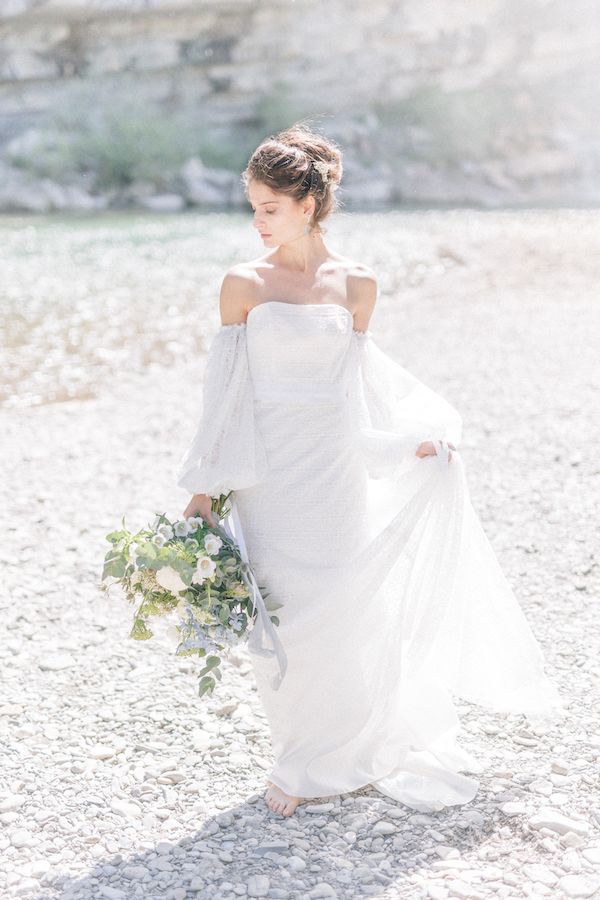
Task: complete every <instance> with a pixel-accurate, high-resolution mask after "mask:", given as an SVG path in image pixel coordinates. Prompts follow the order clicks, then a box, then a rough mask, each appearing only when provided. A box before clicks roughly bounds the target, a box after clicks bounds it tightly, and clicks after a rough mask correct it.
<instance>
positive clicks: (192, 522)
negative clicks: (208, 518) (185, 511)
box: [186, 516, 204, 531]
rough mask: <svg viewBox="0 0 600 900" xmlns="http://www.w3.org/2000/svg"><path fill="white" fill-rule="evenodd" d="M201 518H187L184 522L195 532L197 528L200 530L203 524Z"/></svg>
mask: <svg viewBox="0 0 600 900" xmlns="http://www.w3.org/2000/svg"><path fill="white" fill-rule="evenodd" d="M203 521H204V520H203V518H202V516H188V517H187V519H186V522H188V523H189V524H190V525H191V526H192V531H195V530H196V529H197V528H200V527H201V525H202V522H203Z"/></svg>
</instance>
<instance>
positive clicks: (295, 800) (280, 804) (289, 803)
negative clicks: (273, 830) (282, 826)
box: [265, 781, 303, 816]
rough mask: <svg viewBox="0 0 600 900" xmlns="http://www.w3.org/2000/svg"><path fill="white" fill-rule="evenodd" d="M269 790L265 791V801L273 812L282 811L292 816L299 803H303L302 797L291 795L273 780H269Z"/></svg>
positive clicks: (283, 813) (285, 814)
mask: <svg viewBox="0 0 600 900" xmlns="http://www.w3.org/2000/svg"><path fill="white" fill-rule="evenodd" d="M267 785H268V787H267V790H266V793H265V801H266V804H267V806H268V807H269V809H271V810H272V811H273V812H280V813H281V814H282V815H284V816H291V815H292V813H293V812H294V810H295V809H296V807H297V806H298V804H299V803H302V799H303V798H302V797H290V795H289V794H286V793H285V791H282V790H281V788H278V787H277V785H276V784H273V782H272V781H267Z"/></svg>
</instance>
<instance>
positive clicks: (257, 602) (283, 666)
mask: <svg viewBox="0 0 600 900" xmlns="http://www.w3.org/2000/svg"><path fill="white" fill-rule="evenodd" d="M229 501H230V504H231V509H230V511H229V513H228V515H227V516H226V518H225V519H224V520H223V523H222V524H223V528H224V529H225V531H226V532H227V534H228V535H229V537H230V538H232V540H234V541H235V542H236V543H237V545H238V547H239V550H240V555H241V557H242V559H243V561H244V562H245V563H247V564H248V570H249V571H248V574H246V573H245V572H242V578H243V579H244V581H245V583H246V584H247V585H248V587H249V588H250V590H251V595H252V604H253V607H254V610H256V611H257V616H256V619H255V620H254V625H253V628H252V631H251V633H250V637H249V639H248V647H249V648H250V649H251V650H252V652H253V653H256V654H258V655H259V656H266V657H271V658H275V657H276V658H277V664H278V671H276V672H275V673H274V674H273V676H272V678H271V687H272V688H273V690H275V691H276V690H278V689H279V686H280V684H281V682H282V681H283V678H284V676H285V673H286V670H287V656H286V653H285V650H284V649H283V644H282V643H281V640H280V639H279V635H278V634H277V629H276V627H275V625H273V622H272V621H271V619H270V617H269V613H268V612H267V607H266V606H265V601H264V598H263V596H262V594H261V592H260V588H259V587H258V584H257V581H256V578H255V576H254V572H253V571H252V567H251V566H250V560H249V557H248V551H247V548H246V541H245V539H244V532H243V529H242V523H241V521H240V517H239V513H238V509H237V505H236V502H235V496H234V495H232V496H231V497H230V498H229ZM265 634H266V635H268V637H269V638H270V640H271V644H272V648H271V647H267V646H266V645H265V643H264V637H265Z"/></svg>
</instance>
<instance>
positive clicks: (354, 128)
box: [0, 0, 600, 208]
mask: <svg viewBox="0 0 600 900" xmlns="http://www.w3.org/2000/svg"><path fill="white" fill-rule="evenodd" d="M0 10H1V12H0V159H3V160H4V166H3V169H2V180H3V182H4V185H5V187H6V185H7V184H9V183H10V182H11V181H12V182H13V184H14V183H16V182H19V179H20V182H19V183H20V184H21V187H17V188H15V189H14V190H12V194H11V191H9V194H11V196H13V197H14V196H16V195H18V194H19V191H20V190H21V189H22V188H23V185H24V184H25V183H28V184H29V185H30V187H32V189H33V191H34V192H35V191H37V190H39V178H38V180H37V181H36V180H35V177H34V176H35V173H34V174H32V173H31V172H30V171H29V172H26V173H25V174H23V173H22V172H17V171H16V169H18V168H19V166H21V164H22V158H21V157H22V154H23V153H24V152H25V150H26V148H27V147H28V146H35V141H34V140H33V139H34V138H35V136H36V134H37V132H38V130H39V129H40V128H43V127H44V123H46V122H47V119H48V116H49V115H51V114H52V112H53V110H55V109H57V108H65V107H67V108H68V107H69V104H70V102H71V100H70V98H71V96H72V95H73V91H74V89H77V90H78V91H79V95H80V96H81V91H82V90H83V89H87V90H88V92H89V93H88V96H89V98H90V99H89V101H86V102H87V103H88V104H89V105H91V106H93V105H94V103H95V102H96V98H101V97H102V98H104V101H103V102H106V98H107V97H108V102H109V103H110V102H111V98H112V97H114V98H115V99H116V98H123V97H130V98H135V103H136V104H137V105H138V106H139V108H143V109H147V110H155V112H156V115H158V116H160V115H161V114H162V115H164V114H166V112H169V113H170V112H172V111H173V110H179V111H182V112H183V114H184V115H188V113H189V115H193V116H195V117H197V121H198V122H199V123H200V124H199V129H200V130H201V131H202V133H203V134H204V135H212V136H213V140H214V141H216V143H217V147H218V144H219V141H221V142H222V145H223V148H224V149H225V148H228V151H227V153H224V156H225V157H227V156H228V155H229V156H231V150H232V148H233V149H236V148H237V150H238V151H239V159H235V165H232V166H231V167H230V168H231V170H232V177H234V178H235V177H237V173H239V168H238V169H237V173H236V171H235V170H236V165H239V162H240V160H243V159H244V152H249V151H251V149H252V146H254V145H255V144H253V143H252V141H253V140H255V141H258V140H260V137H261V136H264V135H265V134H268V133H271V132H272V131H274V130H276V129H277V128H280V127H283V126H284V125H286V124H290V122H292V121H294V120H295V119H296V118H299V117H302V116H306V115H308V116H310V115H312V114H315V113H316V114H320V115H321V116H322V127H323V130H325V131H326V132H327V133H328V134H330V135H331V136H332V137H334V138H335V139H336V140H338V141H339V142H340V143H341V144H342V147H343V149H344V151H345V161H346V176H345V179H344V191H345V202H347V203H348V202H356V203H358V202H363V203H365V202H368V203H373V202H384V203H388V202H389V203H411V204H412V203H464V202H467V203H475V204H483V205H488V206H494V205H505V204H520V203H559V204H560V203H569V204H571V203H573V204H585V203H592V202H597V201H599V200H600V179H599V178H598V175H599V173H600V128H599V127H598V125H597V116H596V109H597V101H598V90H597V87H596V81H597V62H598V59H599V58H600V7H598V6H597V4H596V3H595V0H573V2H566V0H477V3H474V2H473V0H452V2H449V0H446V2H443V0H438V2H433V0H372V2H369V3H368V4H366V3H364V0H262V2H261V0H202V2H201V3H198V2H193V0H62V2H61V0H3V2H2V4H1V5H0ZM97 102H98V103H99V102H100V100H99V99H98V101H97ZM316 124H317V126H318V124H319V123H318V121H317V123H316ZM24 148H25V150H24ZM189 155H191V156H192V157H194V158H196V157H198V158H197V159H196V160H195V163H193V164H195V165H196V166H198V165H202V163H201V162H200V159H199V158H200V157H201V156H202V154H201V153H195V152H194V153H191V154H188V156H189ZM34 156H35V153H34ZM213 156H214V151H213ZM234 156H235V154H234ZM15 159H16V164H15ZM204 162H205V163H206V162H207V160H204ZM213 162H214V159H213ZM181 163H182V165H183V163H186V164H187V165H188V169H189V165H190V162H189V159H188V158H186V159H182V160H181ZM209 168H210V161H209ZM46 174H47V173H46ZM79 174H80V173H79ZM38 175H39V173H38ZM221 175H223V173H222V172H221ZM23 179H24V180H23ZM32 179H33V180H32ZM50 180H52V179H50ZM55 180H56V179H55ZM60 180H61V179H58V181H60ZM71 180H72V182H73V183H72V184H71V185H70V188H71V191H74V190H76V189H79V190H87V192H88V193H89V194H90V196H93V195H96V196H99V195H100V193H101V189H100V188H99V187H98V184H97V183H96V182H95V181H94V179H93V178H90V177H88V180H87V182H86V183H85V184H81V183H77V178H76V177H75V174H74V175H73V179H71ZM150 180H151V181H152V179H150ZM183 180H184V181H185V179H183ZM218 180H219V179H216V182H218ZM213 181H215V179H213ZM221 181H222V182H223V178H222V179H221ZM226 181H227V179H225V182H226ZM181 184H182V176H181V170H180V171H179V172H178V173H177V177H176V178H175V180H173V179H171V180H170V181H169V180H167V181H166V182H165V184H163V185H162V186H161V185H158V186H157V185H155V186H154V190H155V192H158V193H160V192H161V191H162V193H163V194H164V193H165V191H166V193H167V195H168V196H174V195H177V196H181V197H183V204H184V205H185V204H186V203H194V202H196V201H194V200H193V198H191V197H190V193H189V192H188V193H187V194H186V192H185V190H183V188H182V187H181ZM226 186H227V189H226V190H225V191H223V190H222V189H220V188H222V184H221V185H220V186H219V185H218V184H216V190H215V192H213V199H214V202H215V203H225V204H228V203H230V202H237V201H239V200H240V192H239V191H237V192H236V191H235V190H232V188H231V184H230V183H229V182H227V185H226ZM15 192H16V193H15ZM50 192H51V191H50ZM148 192H149V188H148V186H147V185H146V187H145V188H144V189H142V188H141V187H140V188H139V189H138V190H137V192H136V190H135V189H133V195H135V196H136V197H137V196H139V195H140V194H143V195H147V194H148ZM4 193H5V195H6V190H5V192H4ZM55 193H56V192H55ZM196 194H198V192H197V191H196ZM200 194H202V191H200ZM209 194H210V191H209ZM0 195H2V190H1V188H0ZM104 195H105V196H106V197H107V200H106V202H107V203H108V204H109V205H111V204H113V203H116V204H117V205H118V204H119V203H121V202H123V190H121V189H119V190H117V191H116V193H115V192H114V191H113V193H112V194H111V193H110V191H109V192H107V191H106V190H105V191H104ZM129 195H130V196H131V195H132V189H131V186H130V187H129ZM0 202H1V196H0ZM11 202H12V201H11ZM159 202H160V201H159ZM164 202H165V203H166V205H167V206H168V205H169V202H168V201H164ZM3 205H4V207H5V208H6V207H7V202H6V196H5V199H4V203H3ZM13 205H14V204H13ZM54 205H55V204H54ZM63 205H64V204H63ZM66 205H69V204H68V203H67V204H66ZM175 205H177V202H175ZM8 206H10V202H9V203H8ZM50 208H53V201H50Z"/></svg>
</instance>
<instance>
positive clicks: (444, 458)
mask: <svg viewBox="0 0 600 900" xmlns="http://www.w3.org/2000/svg"><path fill="white" fill-rule="evenodd" d="M432 443H433V446H434V447H435V452H436V456H437V460H438V463H439V466H440V468H441V469H442V470H443V471H446V469H447V468H448V466H449V465H450V460H449V458H448V457H449V453H450V448H449V447H448V443H447V442H446V441H442V440H437V439H436V440H434V441H433V442H432Z"/></svg>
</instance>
